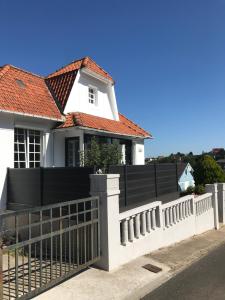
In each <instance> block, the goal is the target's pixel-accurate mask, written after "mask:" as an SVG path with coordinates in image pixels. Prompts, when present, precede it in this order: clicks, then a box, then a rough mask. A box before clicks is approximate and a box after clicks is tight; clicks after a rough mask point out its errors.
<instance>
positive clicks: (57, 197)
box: [7, 167, 94, 210]
mask: <svg viewBox="0 0 225 300" xmlns="http://www.w3.org/2000/svg"><path fill="white" fill-rule="evenodd" d="M93 173H94V168H89V167H84V168H82V167H80V168H36V169H8V183H7V193H8V201H7V208H8V209H13V210H16V209H23V208H29V207H35V206H40V205H48V204H54V203H58V202H64V201H70V200H76V199H80V198H85V197H89V196H90V179H89V175H90V174H93Z"/></svg>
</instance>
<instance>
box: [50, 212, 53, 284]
mask: <svg viewBox="0 0 225 300" xmlns="http://www.w3.org/2000/svg"><path fill="white" fill-rule="evenodd" d="M50 220H51V241H50V252H51V254H50V279H51V280H52V278H53V277H52V268H53V252H52V251H53V237H52V232H53V228H52V208H51V209H50Z"/></svg>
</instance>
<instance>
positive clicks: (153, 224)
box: [152, 207, 156, 230]
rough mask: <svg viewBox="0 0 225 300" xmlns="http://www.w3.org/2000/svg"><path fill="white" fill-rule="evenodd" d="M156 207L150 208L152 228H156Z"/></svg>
mask: <svg viewBox="0 0 225 300" xmlns="http://www.w3.org/2000/svg"><path fill="white" fill-rule="evenodd" d="M155 213H156V208H155V207H154V208H153V209H152V229H153V230H155V229H156V215H155Z"/></svg>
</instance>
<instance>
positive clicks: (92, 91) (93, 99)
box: [88, 87, 97, 104]
mask: <svg viewBox="0 0 225 300" xmlns="http://www.w3.org/2000/svg"><path fill="white" fill-rule="evenodd" d="M88 99H89V103H91V104H97V89H96V88H94V87H89V88H88Z"/></svg>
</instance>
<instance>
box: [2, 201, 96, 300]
mask: <svg viewBox="0 0 225 300" xmlns="http://www.w3.org/2000/svg"><path fill="white" fill-rule="evenodd" d="M0 225H1V235H0V237H1V238H0V299H4V300H11V299H30V298H32V297H34V296H36V295H37V294H39V293H41V292H43V291H44V290H46V289H48V288H50V287H52V286H54V285H56V284H58V283H60V282H62V281H63V280H65V279H66V278H69V277H71V276H72V275H74V274H75V273H77V272H78V271H80V270H81V269H84V268H86V267H87V266H89V265H91V264H93V263H94V262H96V261H97V260H98V259H99V257H100V248H99V247H100V243H99V240H100V233H99V199H98V197H91V198H86V199H81V200H74V201H68V202H63V203H59V204H54V205H48V206H43V207H37V208H32V209H27V210H23V211H16V212H9V213H6V214H3V215H1V224H0Z"/></svg>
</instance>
